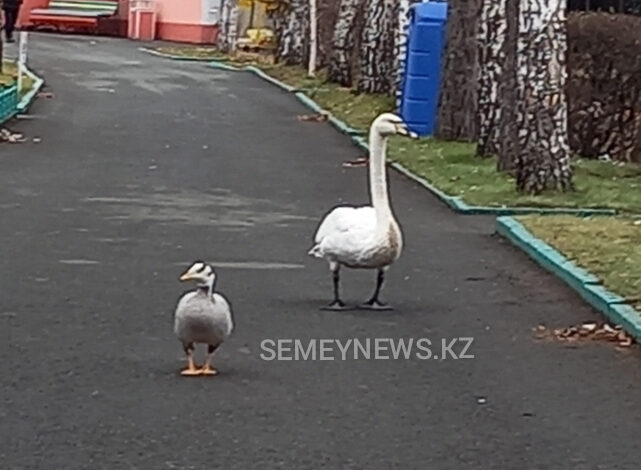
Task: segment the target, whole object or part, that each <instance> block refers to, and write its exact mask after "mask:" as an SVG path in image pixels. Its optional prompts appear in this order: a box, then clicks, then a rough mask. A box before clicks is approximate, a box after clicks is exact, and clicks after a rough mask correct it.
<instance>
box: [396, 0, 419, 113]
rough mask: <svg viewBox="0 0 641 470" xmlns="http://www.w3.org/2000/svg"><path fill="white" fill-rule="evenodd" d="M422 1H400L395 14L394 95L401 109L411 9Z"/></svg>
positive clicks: (397, 105)
mask: <svg viewBox="0 0 641 470" xmlns="http://www.w3.org/2000/svg"><path fill="white" fill-rule="evenodd" d="M418 2H420V0H398V3H397V4H396V6H395V8H396V11H395V12H394V18H395V19H396V24H395V27H394V32H395V35H394V56H395V63H394V70H395V72H396V73H395V76H394V93H395V95H396V107H397V108H400V107H401V93H402V89H403V75H404V73H405V59H406V56H407V38H408V33H409V31H408V26H409V20H410V16H409V15H410V7H411V6H412V5H413V4H414V3H418Z"/></svg>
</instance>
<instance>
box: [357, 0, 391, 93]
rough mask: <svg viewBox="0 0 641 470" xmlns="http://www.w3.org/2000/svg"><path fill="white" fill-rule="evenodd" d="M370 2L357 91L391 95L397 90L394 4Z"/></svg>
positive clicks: (387, 1)
mask: <svg viewBox="0 0 641 470" xmlns="http://www.w3.org/2000/svg"><path fill="white" fill-rule="evenodd" d="M395 1H396V0H368V5H367V10H366V12H365V28H364V29H363V43H362V44H361V57H360V63H361V69H360V72H361V73H360V78H359V80H358V86H357V88H358V91H360V92H366V93H391V92H392V90H393V87H394V83H393V82H394V34H393V28H394V23H395V21H394V18H393V14H394V3H395Z"/></svg>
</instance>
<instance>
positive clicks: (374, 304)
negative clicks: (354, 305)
mask: <svg viewBox="0 0 641 470" xmlns="http://www.w3.org/2000/svg"><path fill="white" fill-rule="evenodd" d="M358 308H360V309H362V310H394V308H393V307H391V306H390V305H388V304H384V303H382V302H380V301H379V300H378V299H370V300H368V301H367V302H364V303H362V304H360V305H359V306H358Z"/></svg>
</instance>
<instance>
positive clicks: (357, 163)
mask: <svg viewBox="0 0 641 470" xmlns="http://www.w3.org/2000/svg"><path fill="white" fill-rule="evenodd" d="M368 162H369V158H364V157H361V158H357V159H356V160H350V161H347V162H344V163H343V166H344V167H346V168H354V167H359V166H366V165H367V163H368Z"/></svg>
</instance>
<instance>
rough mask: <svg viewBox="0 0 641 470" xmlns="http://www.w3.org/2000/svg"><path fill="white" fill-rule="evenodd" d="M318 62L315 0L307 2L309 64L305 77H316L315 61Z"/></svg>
mask: <svg viewBox="0 0 641 470" xmlns="http://www.w3.org/2000/svg"><path fill="white" fill-rule="evenodd" d="M317 60H318V16H317V8H316V0H309V63H308V67H307V75H308V76H310V77H314V76H315V75H316V61H317Z"/></svg>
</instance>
